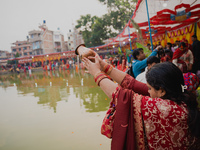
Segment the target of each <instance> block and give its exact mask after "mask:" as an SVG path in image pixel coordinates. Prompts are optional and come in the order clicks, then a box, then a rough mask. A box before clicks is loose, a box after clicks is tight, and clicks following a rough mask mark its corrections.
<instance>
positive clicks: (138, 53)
mask: <svg viewBox="0 0 200 150" xmlns="http://www.w3.org/2000/svg"><path fill="white" fill-rule="evenodd" d="M140 51H143V49H142V48H136V49H134V50H133V58H134V59H137V56H138V55H140Z"/></svg>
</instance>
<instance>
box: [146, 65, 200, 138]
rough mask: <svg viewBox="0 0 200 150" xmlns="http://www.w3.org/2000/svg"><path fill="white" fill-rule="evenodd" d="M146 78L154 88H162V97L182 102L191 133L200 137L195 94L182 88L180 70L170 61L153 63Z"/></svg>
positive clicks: (199, 116) (182, 80) (182, 82)
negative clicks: (163, 93)
mask: <svg viewBox="0 0 200 150" xmlns="http://www.w3.org/2000/svg"><path fill="white" fill-rule="evenodd" d="M146 79H147V82H148V84H149V85H151V86H152V87H153V88H155V90H159V89H163V90H165V91H166V94H165V95H164V96H163V97H162V98H163V99H169V100H172V101H174V102H176V103H177V104H181V103H182V102H184V103H185V104H186V105H187V109H188V112H189V113H188V125H189V129H190V131H191V134H192V135H193V136H195V137H198V138H199V137H200V111H199V110H198V103H197V100H196V95H195V94H193V93H191V92H189V91H187V90H184V92H182V86H184V79H183V74H182V72H181V70H180V69H179V68H178V67H177V66H175V65H174V64H173V63H171V62H163V63H160V64H156V65H154V66H153V67H152V68H151V69H150V70H149V71H148V72H147V73H146Z"/></svg>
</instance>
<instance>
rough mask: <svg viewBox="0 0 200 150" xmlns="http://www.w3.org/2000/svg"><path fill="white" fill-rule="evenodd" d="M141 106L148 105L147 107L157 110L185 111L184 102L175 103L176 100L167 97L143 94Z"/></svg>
mask: <svg viewBox="0 0 200 150" xmlns="http://www.w3.org/2000/svg"><path fill="white" fill-rule="evenodd" d="M142 106H143V107H144V108H145V107H148V109H152V110H157V111H159V112H176V113H179V112H180V113H181V112H182V113H187V106H186V104H184V103H182V104H180V105H179V104H177V103H176V102H174V101H172V100H168V99H161V98H151V97H149V96H144V97H143V98H142Z"/></svg>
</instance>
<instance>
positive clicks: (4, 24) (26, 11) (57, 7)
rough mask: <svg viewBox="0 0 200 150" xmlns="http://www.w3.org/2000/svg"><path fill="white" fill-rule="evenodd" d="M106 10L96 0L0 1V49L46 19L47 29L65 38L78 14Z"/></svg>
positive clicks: (6, 47)
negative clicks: (57, 32) (59, 33)
mask: <svg viewBox="0 0 200 150" xmlns="http://www.w3.org/2000/svg"><path fill="white" fill-rule="evenodd" d="M106 13H107V9H106V6H105V5H102V4H101V3H100V2H99V1H98V0H0V50H7V51H9V52H10V51H11V43H14V42H16V41H17V40H18V41H23V40H26V36H27V35H28V32H29V31H31V30H34V29H35V30H38V26H39V24H42V23H43V20H46V25H47V27H48V29H49V30H53V31H56V30H57V28H58V27H59V28H60V31H61V32H62V34H63V35H64V37H65V40H67V32H68V31H69V29H72V23H74V24H76V20H78V19H79V18H80V16H81V15H86V14H91V15H92V16H94V15H96V16H99V17H101V16H102V15H103V14H106Z"/></svg>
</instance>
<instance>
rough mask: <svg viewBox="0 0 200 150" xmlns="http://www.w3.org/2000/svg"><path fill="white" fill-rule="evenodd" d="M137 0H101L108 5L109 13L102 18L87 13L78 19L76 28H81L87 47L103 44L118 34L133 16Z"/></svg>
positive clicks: (100, 0)
mask: <svg viewBox="0 0 200 150" xmlns="http://www.w3.org/2000/svg"><path fill="white" fill-rule="evenodd" d="M136 1H137V0H99V2H101V3H103V4H104V5H107V8H108V13H107V14H105V15H103V16H102V17H100V18H99V17H97V16H93V17H92V16H91V15H90V14H87V15H86V16H81V18H80V19H79V20H77V25H76V28H77V29H78V28H80V30H81V33H82V36H83V39H84V41H85V45H86V46H87V47H92V46H98V45H102V44H104V43H103V40H105V39H108V38H109V37H115V36H116V35H118V34H119V33H120V32H121V31H122V29H123V28H124V26H125V24H126V23H127V22H128V20H129V19H130V18H131V16H132V13H133V11H134V9H135V4H136V3H135V2H136ZM108 33H109V34H108ZM108 35H109V36H108Z"/></svg>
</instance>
